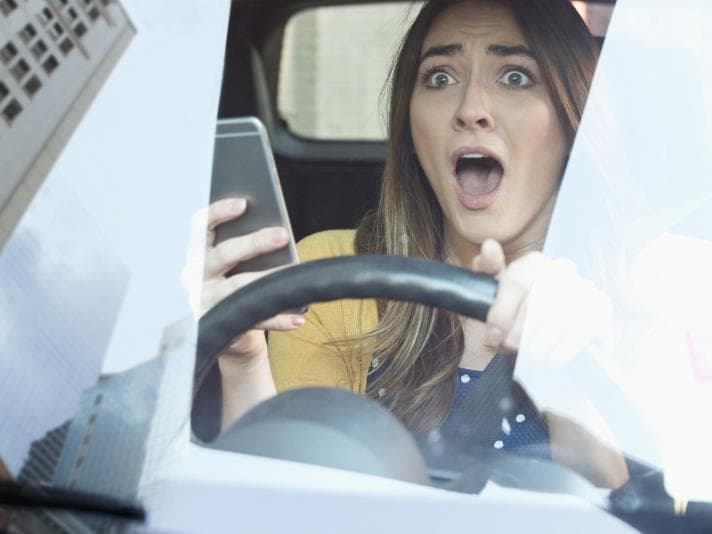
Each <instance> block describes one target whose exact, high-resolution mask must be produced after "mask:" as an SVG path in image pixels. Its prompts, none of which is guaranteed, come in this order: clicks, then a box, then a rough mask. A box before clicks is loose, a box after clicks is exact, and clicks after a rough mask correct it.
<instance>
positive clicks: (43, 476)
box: [17, 421, 69, 483]
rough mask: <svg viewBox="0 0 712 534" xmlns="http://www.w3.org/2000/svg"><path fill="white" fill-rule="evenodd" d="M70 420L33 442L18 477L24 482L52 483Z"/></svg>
mask: <svg viewBox="0 0 712 534" xmlns="http://www.w3.org/2000/svg"><path fill="white" fill-rule="evenodd" d="M67 430H69V421H67V422H66V423H64V424H63V425H61V426H58V427H57V428H54V429H52V430H50V431H49V432H47V434H45V435H44V436H43V437H42V438H40V439H37V440H35V441H33V442H32V445H31V446H30V451H29V452H28V453H27V458H26V459H25V463H24V465H23V466H22V470H21V471H20V474H19V475H17V479H18V480H20V481H22V482H31V483H51V482H52V480H53V479H54V469H55V467H56V466H57V461H58V460H59V456H60V454H61V453H62V448H63V447H64V442H65V440H66V439H67Z"/></svg>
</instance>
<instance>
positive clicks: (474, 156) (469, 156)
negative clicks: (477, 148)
mask: <svg viewBox="0 0 712 534" xmlns="http://www.w3.org/2000/svg"><path fill="white" fill-rule="evenodd" d="M461 157H463V158H466V159H484V158H486V157H487V156H485V155H484V154H480V153H479V152H473V153H472V154H463V155H462V156H461Z"/></svg>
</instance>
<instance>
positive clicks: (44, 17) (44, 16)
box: [37, 7, 54, 24]
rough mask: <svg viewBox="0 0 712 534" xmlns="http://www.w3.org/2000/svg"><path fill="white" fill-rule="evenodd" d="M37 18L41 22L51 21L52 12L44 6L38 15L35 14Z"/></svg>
mask: <svg viewBox="0 0 712 534" xmlns="http://www.w3.org/2000/svg"><path fill="white" fill-rule="evenodd" d="M37 18H39V19H40V22H41V23H42V24H47V23H48V22H49V21H51V20H52V19H53V18H54V14H53V13H52V11H51V10H50V9H49V8H48V7H46V8H44V9H43V10H42V11H41V12H40V14H39V15H37Z"/></svg>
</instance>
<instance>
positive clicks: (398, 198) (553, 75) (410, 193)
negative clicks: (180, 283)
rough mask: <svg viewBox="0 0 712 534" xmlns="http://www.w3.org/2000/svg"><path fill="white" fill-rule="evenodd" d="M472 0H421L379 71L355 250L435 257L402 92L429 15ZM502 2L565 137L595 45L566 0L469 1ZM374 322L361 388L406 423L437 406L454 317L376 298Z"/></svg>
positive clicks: (419, 421) (447, 397)
mask: <svg viewBox="0 0 712 534" xmlns="http://www.w3.org/2000/svg"><path fill="white" fill-rule="evenodd" d="M465 1H474V0H459V2H457V1H456V2H454V1H453V0H430V1H429V2H426V4H425V5H424V6H423V8H422V9H421V11H420V13H419V14H418V16H417V18H416V19H415V21H414V23H413V25H412V26H411V28H410V30H409V31H408V33H407V34H406V36H405V38H404V40H403V42H402V44H401V47H400V49H399V52H398V54H397V57H396V60H395V62H394V65H393V68H392V70H391V75H390V77H389V86H390V105H389V113H388V132H389V135H388V139H389V141H388V147H387V153H386V165H385V169H384V173H383V179H382V184H381V191H380V197H379V203H378V206H377V208H376V211H375V212H374V213H372V214H371V215H369V216H367V217H366V218H365V219H364V221H363V222H362V223H361V225H360V226H359V228H358V231H357V234H356V250H357V252H358V253H362V254H369V253H370V254H393V255H401V256H414V257H418V258H426V259H434V260H443V257H444V244H443V215H442V211H441V209H440V206H439V204H438V202H437V200H436V198H435V195H434V194H433V191H432V189H431V188H430V185H429V184H428V180H427V178H426V177H425V174H424V173H423V170H422V168H421V167H420V164H419V163H418V159H417V156H416V155H415V152H414V149H413V143H412V139H411V132H410V101H411V97H412V95H413V90H414V87H415V83H416V78H417V72H418V66H419V61H420V54H421V49H422V46H423V42H424V40H425V37H426V35H427V33H428V30H429V29H430V26H431V24H432V23H433V21H434V20H435V18H436V17H437V16H438V15H439V14H440V13H441V12H442V11H444V10H445V9H446V8H448V7H451V6H453V5H455V4H457V3H461V2H465ZM477 1H487V2H493V3H499V4H501V5H504V6H506V7H508V8H509V9H510V10H511V12H512V14H513V15H514V18H515V20H516V21H517V23H518V24H519V27H520V29H521V31H522V33H523V35H524V38H525V39H526V41H527V44H528V45H529V46H530V47H531V48H532V50H533V52H534V54H535V57H536V58H537V61H538V63H539V67H540V69H541V72H542V74H543V77H544V79H545V81H546V84H547V87H548V90H549V93H550V95H551V97H552V101H553V103H554V106H555V108H556V111H557V113H558V116H559V120H560V121H561V124H562V126H563V130H564V133H565V135H566V138H567V140H568V142H569V145H570V144H571V143H572V142H573V138H574V135H575V133H576V130H577V128H578V125H579V122H580V120H581V114H582V112H583V107H584V104H585V101H586V96H587V94H588V88H589V86H590V84H591V79H592V77H593V72H594V69H595V64H596V59H597V53H598V49H597V44H596V42H595V40H594V39H593V37H592V36H591V34H590V33H589V31H588V29H587V28H586V26H585V24H584V22H583V21H582V20H581V18H580V17H579V15H578V13H577V12H576V10H575V9H574V8H573V7H572V6H571V4H570V2H569V1H568V0H477ZM378 310H379V318H380V321H379V326H378V328H377V329H376V330H375V331H374V332H372V333H369V334H367V335H366V336H364V338H363V339H362V341H364V342H365V341H368V342H369V343H368V346H370V347H375V348H374V350H373V353H374V355H375V356H377V357H378V361H379V362H382V363H381V365H382V366H385V367H384V368H383V372H382V373H381V374H380V375H379V376H378V378H377V379H376V380H374V381H371V382H372V383H370V384H369V386H368V389H367V394H369V395H371V396H373V397H376V398H379V400H380V401H381V402H383V403H384V404H385V405H387V406H388V407H389V408H390V409H391V410H392V411H393V412H394V413H395V414H396V415H397V416H399V417H400V418H401V419H402V420H403V421H404V422H405V424H406V425H408V426H409V427H410V428H411V429H413V430H426V429H429V428H432V427H433V426H435V425H437V424H438V423H439V422H441V421H442V420H443V419H444V418H445V416H446V415H447V412H448V409H449V406H450V403H451V400H452V397H453V394H454V389H455V385H456V382H455V380H456V370H457V367H458V364H459V361H460V358H461V356H462V352H463V350H464V336H463V331H462V325H461V323H460V319H459V317H458V316H457V315H455V314H453V313H451V312H448V311H446V310H438V309H433V308H428V307H425V306H421V305H416V304H411V303H403V302H379V303H378Z"/></svg>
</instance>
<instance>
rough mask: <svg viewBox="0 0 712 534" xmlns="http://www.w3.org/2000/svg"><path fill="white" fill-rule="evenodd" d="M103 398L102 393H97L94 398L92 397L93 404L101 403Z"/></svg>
mask: <svg viewBox="0 0 712 534" xmlns="http://www.w3.org/2000/svg"><path fill="white" fill-rule="evenodd" d="M102 400H104V395H102V394H101V393H99V394H98V395H97V396H96V397H95V398H94V406H99V405H100V404H101V401H102Z"/></svg>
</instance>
